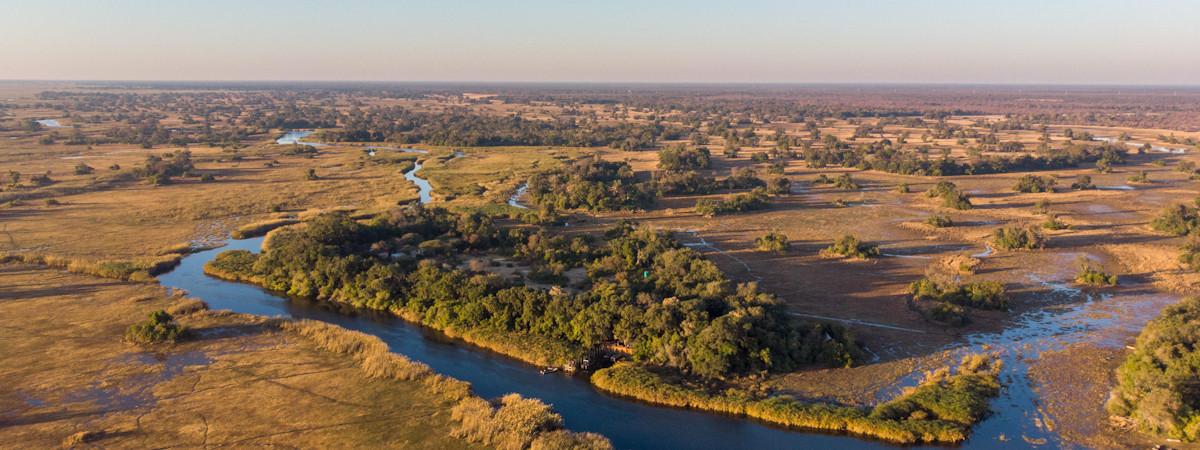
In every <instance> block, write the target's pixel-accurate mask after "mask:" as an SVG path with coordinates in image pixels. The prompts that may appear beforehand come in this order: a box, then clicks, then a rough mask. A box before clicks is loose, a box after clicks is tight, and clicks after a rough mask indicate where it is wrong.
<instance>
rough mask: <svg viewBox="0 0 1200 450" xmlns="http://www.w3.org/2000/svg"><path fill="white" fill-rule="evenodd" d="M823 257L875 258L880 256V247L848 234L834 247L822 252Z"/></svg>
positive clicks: (831, 246)
mask: <svg viewBox="0 0 1200 450" xmlns="http://www.w3.org/2000/svg"><path fill="white" fill-rule="evenodd" d="M821 256H825V257H846V258H855V259H867V258H874V257H876V256H879V246H878V245H875V244H872V243H869V242H862V241H859V240H858V238H857V237H854V235H852V234H847V235H845V236H842V237H841V239H838V240H837V241H835V242H834V243H833V245H830V246H829V247H826V248H825V249H824V250H821Z"/></svg>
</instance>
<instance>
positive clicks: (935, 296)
mask: <svg viewBox="0 0 1200 450" xmlns="http://www.w3.org/2000/svg"><path fill="white" fill-rule="evenodd" d="M908 290H909V293H910V294H912V296H913V299H915V300H933V301H937V302H947V303H953V304H955V305H959V306H969V307H972V308H979V309H1005V308H1007V307H1008V295H1007V293H1006V291H1005V289H1004V285H1003V284H1001V283H999V282H995V281H977V282H973V283H962V284H960V283H958V282H956V281H937V280H935V279H934V278H932V277H925V278H922V279H920V280H917V281H914V282H913V283H912V284H911V285H909V287H908Z"/></svg>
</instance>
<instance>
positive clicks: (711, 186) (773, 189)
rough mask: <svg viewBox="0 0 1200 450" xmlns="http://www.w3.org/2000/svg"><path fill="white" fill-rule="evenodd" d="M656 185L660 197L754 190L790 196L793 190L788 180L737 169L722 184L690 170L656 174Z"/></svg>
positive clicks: (745, 169)
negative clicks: (763, 189) (762, 176)
mask: <svg viewBox="0 0 1200 450" xmlns="http://www.w3.org/2000/svg"><path fill="white" fill-rule="evenodd" d="M654 182H655V183H656V184H657V186H658V192H659V194H660V195H672V194H674V195H705V194H712V193H714V192H717V191H720V190H743V189H755V188H766V190H767V193H769V194H772V195H787V194H790V193H791V189H792V180H790V179H788V178H787V177H782V176H777V177H773V178H769V179H765V180H764V179H763V178H760V177H759V175H758V172H757V171H755V170H754V169H753V168H751V167H743V168H735V169H733V170H732V171H731V172H730V175H729V176H728V177H725V178H723V179H720V180H718V179H716V178H713V177H708V176H703V175H700V174H698V173H696V172H695V171H690V170H689V171H682V172H667V171H662V172H658V173H656V174H655V179H654Z"/></svg>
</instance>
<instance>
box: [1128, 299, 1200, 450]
mask: <svg viewBox="0 0 1200 450" xmlns="http://www.w3.org/2000/svg"><path fill="white" fill-rule="evenodd" d="M1198 377H1200V297H1188V298H1185V299H1183V301H1181V302H1179V303H1178V304H1176V305H1172V306H1169V307H1167V308H1166V309H1164V310H1163V312H1162V314H1161V315H1160V316H1159V317H1158V318H1156V319H1154V320H1152V321H1151V322H1150V323H1149V324H1147V325H1146V328H1144V329H1143V330H1142V333H1141V334H1140V335H1139V336H1138V338H1137V344H1136V345H1135V346H1134V350H1133V353H1132V354H1130V355H1129V356H1128V357H1126V359H1125V362H1124V363H1123V364H1121V366H1120V367H1119V368H1118V369H1117V386H1116V388H1115V389H1114V390H1113V392H1112V395H1111V396H1110V397H1109V401H1108V405H1107V407H1108V411H1109V412H1110V413H1112V414H1113V415H1116V416H1121V417H1126V418H1128V419H1129V420H1131V421H1133V423H1135V424H1136V425H1137V427H1138V428H1139V429H1141V430H1142V431H1145V432H1149V433H1153V434H1157V435H1160V436H1164V437H1168V438H1174V439H1180V440H1183V441H1188V442H1193V441H1197V440H1200V390H1197V389H1196V379H1197V378H1198Z"/></svg>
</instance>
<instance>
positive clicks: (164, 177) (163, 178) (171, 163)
mask: <svg viewBox="0 0 1200 450" xmlns="http://www.w3.org/2000/svg"><path fill="white" fill-rule="evenodd" d="M192 169H193V165H192V152H190V151H187V150H176V151H175V152H173V153H166V154H163V155H162V156H159V155H150V156H147V157H146V162H145V163H144V164H143V165H142V167H139V168H138V169H137V170H135V171H134V174H135V175H136V176H138V177H140V178H143V179H145V180H146V181H148V182H150V183H151V184H159V185H162V184H170V183H171V178H173V177H179V176H186V175H188V174H190V173H191V171H192Z"/></svg>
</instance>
